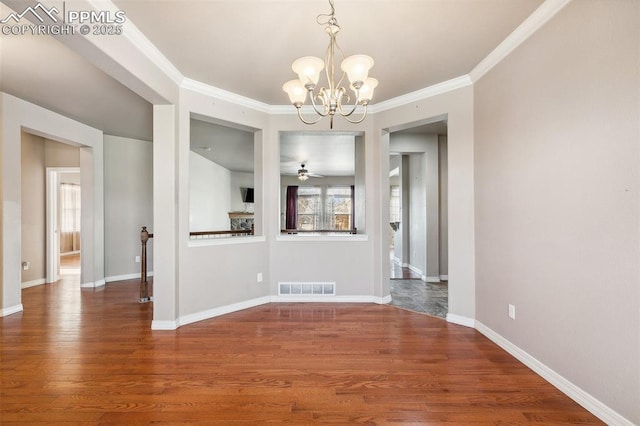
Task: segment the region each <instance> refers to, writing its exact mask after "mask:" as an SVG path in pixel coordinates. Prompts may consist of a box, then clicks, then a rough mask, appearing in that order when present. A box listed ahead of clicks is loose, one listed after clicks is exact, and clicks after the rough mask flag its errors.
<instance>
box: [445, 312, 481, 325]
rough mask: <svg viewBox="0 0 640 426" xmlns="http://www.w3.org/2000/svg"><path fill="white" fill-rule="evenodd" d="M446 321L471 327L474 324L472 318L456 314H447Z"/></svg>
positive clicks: (474, 321)
mask: <svg viewBox="0 0 640 426" xmlns="http://www.w3.org/2000/svg"><path fill="white" fill-rule="evenodd" d="M447 322H450V323H452V324H458V325H463V326H465V327H471V328H475V325H476V320H474V319H473V318H468V317H463V316H462V315H456V314H447Z"/></svg>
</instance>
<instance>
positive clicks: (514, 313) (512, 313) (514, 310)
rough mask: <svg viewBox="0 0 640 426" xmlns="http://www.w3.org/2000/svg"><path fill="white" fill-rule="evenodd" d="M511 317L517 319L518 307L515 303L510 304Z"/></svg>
mask: <svg viewBox="0 0 640 426" xmlns="http://www.w3.org/2000/svg"><path fill="white" fill-rule="evenodd" d="M509 318H511V319H516V307H515V305H512V304H509Z"/></svg>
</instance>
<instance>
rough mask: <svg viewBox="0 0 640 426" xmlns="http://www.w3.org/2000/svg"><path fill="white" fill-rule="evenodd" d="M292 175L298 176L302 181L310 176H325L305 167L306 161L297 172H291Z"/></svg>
mask: <svg viewBox="0 0 640 426" xmlns="http://www.w3.org/2000/svg"><path fill="white" fill-rule="evenodd" d="M289 175H290V176H297V177H298V179H299V180H301V181H303V182H304V181H305V180H307V179H309V178H310V177H314V178H323V177H324V176H322V175H317V174H315V173H309V170H307V168H306V167H305V163H302V164H300V168H299V169H298V172H297V173H295V174H294V173H290V174H289Z"/></svg>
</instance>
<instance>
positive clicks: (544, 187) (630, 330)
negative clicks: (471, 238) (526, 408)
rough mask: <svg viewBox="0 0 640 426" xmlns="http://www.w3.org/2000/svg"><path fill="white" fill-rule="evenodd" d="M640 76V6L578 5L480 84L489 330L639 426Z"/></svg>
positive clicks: (480, 258)
mask: <svg viewBox="0 0 640 426" xmlns="http://www.w3.org/2000/svg"><path fill="white" fill-rule="evenodd" d="M639 70H640V2H637V1H608V0H607V1H605V0H594V1H574V2H571V3H570V4H569V5H568V6H566V7H565V9H563V10H562V11H561V12H560V13H559V14H558V15H556V16H555V17H554V18H553V19H552V20H551V21H549V22H548V23H547V24H546V25H545V26H544V27H543V28H541V29H540V30H539V31H538V32H537V33H536V34H534V35H533V36H532V37H531V38H530V39H529V40H527V41H526V42H524V43H523V44H522V45H521V46H520V47H519V48H517V49H516V50H515V51H514V52H512V53H511V54H510V55H509V56H508V57H507V58H506V59H505V60H504V61H503V62H501V63H500V64H499V65H498V66H496V67H495V68H493V69H492V70H491V71H490V72H489V73H488V74H486V75H485V76H484V77H483V78H482V79H481V80H479V81H478V82H477V83H476V85H475V137H476V139H475V141H476V149H475V154H476V161H475V167H476V229H477V234H476V241H477V249H476V253H477V312H478V315H477V319H478V320H479V321H480V322H481V323H482V324H484V325H485V326H487V327H488V328H490V329H492V330H493V331H494V332H496V333H498V334H499V335H501V336H503V337H504V338H505V339H507V340H508V341H509V342H511V343H512V344H514V345H517V346H518V347H519V348H521V349H522V350H524V351H526V352H527V353H528V354H530V355H531V356H532V357H534V358H535V359H537V360H538V361H539V362H542V363H543V364H545V365H546V366H547V367H548V368H550V369H551V370H553V371H555V372H556V373H557V374H558V375H560V376H562V377H564V378H565V379H566V380H568V381H570V382H571V383H573V384H574V385H576V386H578V387H579V388H580V389H581V390H582V391H583V392H586V393H587V394H589V395H590V396H592V397H595V398H597V399H598V400H599V401H601V402H602V403H604V404H606V406H608V407H611V408H612V409H613V410H615V411H617V412H618V413H619V414H620V415H622V416H624V417H626V418H627V419H628V421H629V422H630V423H633V424H640V408H639V407H640V310H639V309H638V307H639V306H640V285H639V283H640V262H638V259H640V229H639V223H640V199H639V196H638V194H639V193H640V168H639V167H638V164H639V159H640V143H639V141H640V92H639V91H638V87H639V86H640V71H639ZM454 147H455V140H454V135H453V132H451V134H450V137H449V148H450V156H451V154H452V151H453V149H454ZM450 171H451V174H450V177H451V178H453V174H454V173H455V169H453V168H451V169H450ZM451 195H452V197H451V198H452V199H453V198H454V197H455V194H451ZM455 208H456V207H455V205H454V204H453V203H451V206H450V211H451V212H452V213H453V212H454V211H455ZM451 237H452V238H451V240H452V241H451V242H452V245H453V243H454V240H455V235H453V232H452V235H451ZM450 254H452V255H453V256H455V255H456V252H455V251H450ZM454 268H455V265H454V259H453V258H452V259H451V276H452V279H453V275H454V273H455V269H454ZM509 303H511V304H514V305H515V306H516V319H515V320H510V319H509V318H508V317H507V304H509ZM592 407H593V405H592ZM609 423H610V424H616V423H617V424H622V419H621V418H619V417H617V418H615V417H614V418H611V419H610V420H609Z"/></svg>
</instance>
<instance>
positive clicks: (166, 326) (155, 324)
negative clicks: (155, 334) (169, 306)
mask: <svg viewBox="0 0 640 426" xmlns="http://www.w3.org/2000/svg"><path fill="white" fill-rule="evenodd" d="M177 328H178V321H157V320H153V321H151V329H152V330H175V329H177Z"/></svg>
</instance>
